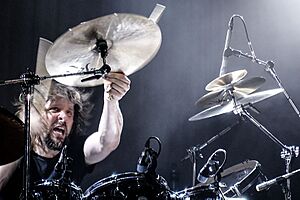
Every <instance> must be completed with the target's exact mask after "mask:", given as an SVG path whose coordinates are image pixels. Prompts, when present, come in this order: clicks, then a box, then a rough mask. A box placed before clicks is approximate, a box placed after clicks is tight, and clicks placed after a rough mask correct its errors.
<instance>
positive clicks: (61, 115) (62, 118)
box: [58, 111, 67, 122]
mask: <svg viewBox="0 0 300 200" xmlns="http://www.w3.org/2000/svg"><path fill="white" fill-rule="evenodd" d="M66 119H67V115H66V113H65V112H63V111H61V112H59V114H58V120H59V121H63V122H65V121H66Z"/></svg>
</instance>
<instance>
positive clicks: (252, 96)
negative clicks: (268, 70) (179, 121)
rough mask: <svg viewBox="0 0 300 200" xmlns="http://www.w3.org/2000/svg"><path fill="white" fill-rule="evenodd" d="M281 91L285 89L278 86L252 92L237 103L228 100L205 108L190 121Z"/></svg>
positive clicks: (255, 101) (212, 115)
mask: <svg viewBox="0 0 300 200" xmlns="http://www.w3.org/2000/svg"><path fill="white" fill-rule="evenodd" d="M281 92H283V89H281V88H277V89H271V90H265V91H261V92H256V93H252V94H249V95H247V96H245V97H242V98H240V99H237V100H236V105H235V104H234V101H233V100H231V101H228V102H223V103H222V104H219V105H215V106H213V107H210V108H208V109H205V110H203V111H201V112H200V113H198V114H196V115H194V116H192V117H190V118H189V121H197V120H201V119H206V118H210V117H214V116H218V115H221V114H225V113H228V112H231V111H234V110H235V109H236V108H237V107H238V106H240V105H245V106H247V104H254V103H258V102H260V101H263V100H265V99H267V98H270V97H272V96H274V95H277V94H279V93H281Z"/></svg>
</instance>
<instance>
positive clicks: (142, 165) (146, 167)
mask: <svg viewBox="0 0 300 200" xmlns="http://www.w3.org/2000/svg"><path fill="white" fill-rule="evenodd" d="M151 139H154V140H155V141H156V142H157V143H158V152H156V151H154V150H153V149H152V148H151V147H150V140H151ZM160 151H161V142H160V140H159V138H158V137H155V136H151V137H149V138H148V139H147V141H146V143H145V149H144V151H143V152H142V154H141V156H140V157H139V160H138V164H137V167H136V171H137V172H139V173H149V174H155V170H156V167H157V158H158V156H159V154H160Z"/></svg>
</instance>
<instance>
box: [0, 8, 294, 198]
mask: <svg viewBox="0 0 300 200" xmlns="http://www.w3.org/2000/svg"><path fill="white" fill-rule="evenodd" d="M164 8H165V7H164V6H162V5H157V6H156V7H155V9H154V10H153V12H152V13H151V15H150V17H149V18H146V17H143V16H139V15H132V14H112V15H108V16H104V17H100V18H96V19H94V20H91V21H87V22H83V23H81V24H79V25H78V26H76V27H74V28H71V29H69V30H68V31H67V32H66V33H65V34H63V35H62V36H60V37H59V38H58V39H57V40H56V41H55V42H54V44H53V45H51V47H50V48H49V49H48V50H47V51H46V54H45V56H44V57H43V59H42V60H43V61H44V62H45V66H46V68H47V72H48V73H49V74H39V75H40V76H39V75H36V74H34V73H32V72H30V71H28V72H27V73H26V74H24V75H22V76H21V78H20V79H14V80H6V81H1V82H0V85H10V84H21V85H22V89H23V93H24V96H25V97H28V98H24V105H25V120H24V124H23V123H22V121H21V120H19V119H18V118H17V117H16V116H15V115H13V114H11V113H10V112H9V111H7V110H6V109H4V108H0V124H1V128H4V130H3V131H2V138H5V139H2V140H1V145H0V149H1V152H4V151H5V152H6V153H5V154H0V164H1V165H4V164H7V163H10V162H12V161H14V160H16V159H18V158H19V157H21V156H22V155H23V153H24V155H25V156H24V160H25V169H24V170H25V172H26V174H27V175H26V176H25V178H24V179H25V180H24V186H23V187H24V192H23V195H22V198H23V199H26V200H27V199H34V200H42V199H43V200H44V199H47V200H52V199H53V200H54V199H72V200H96V199H99V200H101V199H112V200H125V199H128V200H129V199H137V200H154V199H158V200H221V199H235V200H238V199H243V198H244V197H246V198H247V199H249V200H251V199H253V200H257V199H265V196H263V193H258V192H257V191H256V190H255V186H257V185H259V184H262V183H263V184H265V183H266V181H267V178H266V177H265V176H264V175H263V173H262V172H261V170H260V164H259V163H258V162H257V161H255V160H249V161H245V162H243V163H240V164H237V165H234V166H232V167H230V168H228V169H225V170H223V165H224V163H225V160H226V151H225V150H222V149H218V150H217V151H215V152H214V153H213V154H212V155H211V156H210V158H209V159H208V161H207V163H206V164H205V165H204V166H203V167H202V169H201V170H200V172H199V175H198V179H197V180H198V184H196V152H201V150H202V149H203V148H205V147H206V146H207V145H209V144H210V143H212V142H213V141H214V140H216V139H217V138H219V137H220V136H221V135H223V134H225V133H227V132H228V131H230V130H231V128H232V127H233V126H236V125H237V124H239V122H237V123H235V124H233V125H232V126H229V127H227V128H226V129H224V130H223V131H222V132H220V133H219V134H217V135H216V136H214V137H213V138H211V139H210V140H208V141H207V142H206V143H204V144H203V145H197V146H194V147H192V148H190V149H188V153H189V155H188V156H187V157H188V158H193V159H192V160H193V186H192V187H190V188H187V189H184V190H182V191H179V192H175V191H172V190H171V189H170V188H169V186H168V184H167V181H166V180H165V179H164V178H163V177H161V176H160V175H158V174H157V173H156V172H155V168H156V164H157V163H156V159H157V157H158V156H159V153H160V149H159V151H158V152H156V151H155V150H153V149H152V148H151V147H150V140H151V139H155V140H156V141H158V143H159V145H160V141H159V139H158V138H156V137H150V138H149V139H148V140H147V142H146V144H145V150H144V151H143V153H142V155H141V157H140V159H139V161H138V168H137V172H126V173H122V174H115V175H112V176H110V177H107V178H104V179H102V180H100V181H98V182H96V183H94V184H93V185H92V186H90V187H89V188H88V189H87V190H86V191H85V192H83V191H82V189H81V188H80V187H78V186H77V185H75V184H74V183H73V182H71V180H70V179H69V178H68V177H63V178H62V177H60V178H56V177H51V178H49V179H47V180H41V181H40V182H37V183H35V184H33V185H31V184H30V181H29V179H30V175H29V167H30V163H28V162H26V161H28V160H29V156H30V145H29V144H30V114H29V110H30V95H31V94H32V89H33V86H34V85H38V84H40V81H46V80H48V79H55V80H56V81H58V82H60V83H62V84H65V85H68V86H75V87H92V86H97V85H100V84H102V80H101V77H102V76H103V75H105V74H106V73H108V72H110V71H113V72H123V73H125V74H126V75H130V74H132V73H134V72H136V71H138V70H140V69H141V68H142V67H144V66H145V65H146V64H147V63H148V62H149V61H150V60H151V59H152V58H153V57H154V56H155V55H156V53H157V52H158V49H159V48H160V44H161V32H160V29H159V27H158V25H157V22H158V20H159V18H160V17H161V14H162V12H163V10H164ZM226 50H227V53H228V51H231V52H233V53H232V54H231V55H234V54H235V53H236V52H238V56H239V57H245V58H250V59H251V60H252V61H255V62H256V63H258V64H260V65H264V66H265V67H266V70H267V71H269V72H270V73H271V74H272V75H273V76H275V78H274V79H275V80H277V81H278V83H280V84H279V86H280V88H278V89H271V90H266V91H261V92H257V90H258V89H259V88H260V87H261V86H262V84H263V83H264V82H265V79H264V78H262V77H253V78H250V79H244V77H245V76H246V74H247V71H246V70H244V69H242V70H237V71H234V72H230V73H226V74H222V75H221V76H219V77H217V78H216V79H214V80H213V81H211V82H210V83H209V84H208V85H207V86H206V87H205V89H206V90H207V91H208V93H207V94H206V95H204V96H203V97H201V98H200V99H199V100H197V101H196V104H197V105H199V106H201V107H203V108H205V110H203V111H202V112H200V113H198V114H196V115H194V116H192V117H191V118H189V121H197V120H202V119H206V118H211V117H215V116H218V115H221V114H224V113H229V112H233V113H234V114H236V115H239V116H240V117H241V119H242V120H246V119H248V120H250V121H251V122H252V123H253V124H254V125H255V126H257V127H258V128H259V129H260V130H261V131H262V132H263V133H265V134H266V135H267V136H268V137H270V138H271V139H272V140H273V141H274V142H275V143H276V144H278V145H279V146H280V147H282V149H283V151H284V152H283V153H282V155H283V156H282V158H283V159H285V161H286V164H287V165H286V166H287V170H286V173H287V174H286V175H284V176H282V177H281V179H283V180H281V181H282V182H284V183H285V184H283V185H284V189H285V190H284V191H285V197H286V199H291V197H290V196H291V194H290V185H289V183H288V178H289V177H290V176H291V175H294V174H295V173H297V172H298V171H299V170H296V171H294V172H291V173H290V161H291V159H292V158H293V157H296V156H298V148H297V147H294V146H287V145H284V144H283V143H282V142H281V141H279V140H278V139H277V138H276V137H275V136H274V135H273V134H271V133H270V132H269V131H268V130H267V129H266V128H265V127H264V126H263V125H261V124H260V123H259V122H258V121H257V120H256V119H255V118H254V117H253V116H252V115H251V114H250V113H249V111H248V109H251V110H253V111H256V108H255V107H254V106H253V104H255V103H257V102H260V101H263V100H265V99H268V98H270V97H272V96H274V95H277V94H279V93H282V92H283V93H284V94H285V95H286V96H287V97H288V95H287V93H286V91H285V90H284V88H283V87H282V84H281V82H280V80H279V78H278V76H277V75H276V73H275V70H274V66H270V65H271V64H270V63H271V62H270V61H268V62H264V61H262V60H259V59H257V58H256V57H253V56H250V55H248V54H244V53H242V52H240V51H238V50H233V49H231V48H230V47H228V48H227V49H226ZM236 55H237V54H236ZM108 64H109V65H108ZM110 65H111V66H110ZM100 66H101V67H100ZM99 67H100V68H99ZM41 75H42V76H41ZM288 99H289V102H290V103H292V104H293V102H292V100H291V98H288ZM293 105H294V104H293ZM293 108H294V109H296V110H297V108H296V106H295V105H294V106H293ZM298 113H299V112H298ZM24 137H25V140H24ZM7 145H9V146H11V145H14V149H13V151H7V150H8V149H11V148H8V147H7ZM24 146H25V151H24ZM58 165H62V166H63V167H62V168H61V169H62V170H65V171H63V173H62V174H63V175H62V176H66V174H67V173H65V172H66V171H67V169H68V158H67V157H66V155H64V154H63V153H62V154H61V158H60V159H59V161H58V163H57V166H58ZM60 172H61V171H60ZM203 177H204V178H205V180H204V181H203V179H202V178H203ZM276 180H277V179H276ZM274 182H276V183H277V181H273V182H271V183H270V182H268V183H270V184H268V185H267V187H266V188H268V187H271V185H272V184H274Z"/></svg>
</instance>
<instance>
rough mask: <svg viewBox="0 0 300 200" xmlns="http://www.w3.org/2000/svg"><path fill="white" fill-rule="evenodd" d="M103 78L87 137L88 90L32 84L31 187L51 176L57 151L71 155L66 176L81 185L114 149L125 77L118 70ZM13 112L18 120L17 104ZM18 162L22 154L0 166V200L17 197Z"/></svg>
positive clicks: (21, 112)
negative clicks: (96, 117)
mask: <svg viewBox="0 0 300 200" xmlns="http://www.w3.org/2000/svg"><path fill="white" fill-rule="evenodd" d="M103 82H104V84H103V85H104V100H103V101H104V102H103V110H102V114H101V118H100V121H99V125H98V130H97V131H96V132H94V133H91V134H88V136H85V134H82V131H83V127H84V125H85V122H86V121H87V118H86V117H87V115H88V114H89V112H90V110H91V109H90V108H89V107H90V106H89V102H88V96H89V95H88V94H85V93H82V92H80V91H79V90H78V89H76V88H73V87H69V86H65V85H62V84H59V83H55V84H54V83H52V84H51V87H50V90H49V91H48V92H47V93H46V94H45V92H44V91H43V89H42V88H43V87H36V88H35V91H34V95H33V99H32V106H31V111H30V114H31V133H30V134H31V143H32V144H31V149H32V150H31V168H30V173H31V179H30V182H31V185H33V186H34V183H36V182H39V181H41V180H46V179H49V177H52V175H53V172H55V169H56V168H55V167H56V166H57V163H58V162H59V160H60V157H61V154H62V153H61V152H62V150H64V151H66V156H67V157H68V158H71V159H72V162H71V163H69V165H70V166H69V168H70V171H71V172H72V173H71V174H70V180H71V181H72V182H74V183H76V184H80V181H81V180H82V178H83V176H84V175H85V174H86V173H88V172H90V171H91V169H92V168H93V164H95V163H98V162H100V161H102V160H103V159H105V158H106V157H107V156H108V155H109V154H110V153H111V152H112V151H113V150H115V149H116V148H117V147H118V145H119V142H120V137H121V132H122V127H123V117H122V113H121V111H120V107H119V100H120V99H121V98H122V97H123V96H124V95H125V94H126V92H127V91H128V90H129V88H130V80H129V79H128V78H127V76H125V75H124V74H122V73H109V74H107V75H105V77H104V78H103ZM18 115H19V117H20V118H21V119H22V118H23V115H24V106H23V105H22V104H19V111H18ZM64 147H66V149H65V148H64ZM12 148H13V147H12ZM23 166H24V159H23V157H21V158H19V159H18V160H16V161H14V162H11V163H8V164H6V165H2V166H0V199H1V198H3V199H9V200H13V199H19V195H20V193H22V178H23V176H22V174H23V171H22V170H23Z"/></svg>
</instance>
